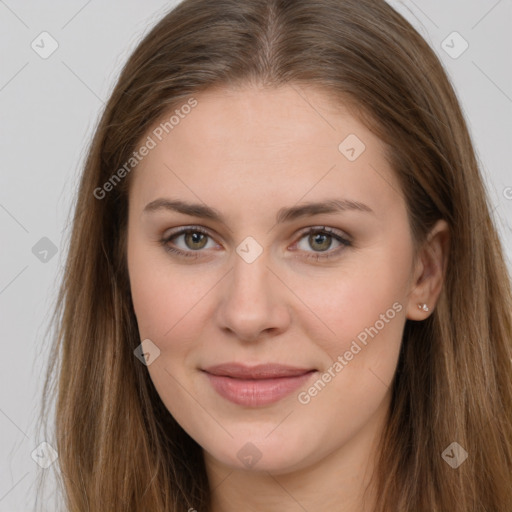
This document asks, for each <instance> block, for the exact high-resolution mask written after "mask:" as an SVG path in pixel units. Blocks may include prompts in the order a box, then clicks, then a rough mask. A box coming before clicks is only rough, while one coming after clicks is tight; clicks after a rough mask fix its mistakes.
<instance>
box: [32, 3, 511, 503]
mask: <svg viewBox="0 0 512 512" xmlns="http://www.w3.org/2000/svg"><path fill="white" fill-rule="evenodd" d="M248 83H254V84H259V85H261V86H264V87H278V86H280V85H285V84H292V85H293V84H297V85H299V86H300V85H301V84H304V85H313V86H316V87H319V88H322V89H324V90H325V91H328V92H329V93H332V94H334V95H335V96H336V97H337V98H339V99H340V101H341V102H350V103H351V104H353V105H354V106H355V107H357V111H358V115H359V116H360V119H361V120H362V121H363V122H364V123H365V124H366V125H367V126H368V127H369V128H370V129H371V130H373V131H374V132H375V133H376V134H377V135H378V136H379V138H380V139H381V140H382V141H383V143H384V144H385V147H386V149H387V158H388V160H389V162H390V164H391V166H392V168H393V169H394V171H395V172H396V174H397V176H398V177H399V180H400V183H401V186H402V191H403V193H404V196H405V198H406V200H407V206H408V215H409V219H410V226H411V233H412V235H413V239H414V242H415V244H417V246H418V247H419V246H420V244H421V243H422V242H423V241H424V240H425V237H426V236H427V233H428V231H429V229H430V228H431V227H432V226H433V225H434V223H435V222H436V220H438V219H445V220H446V222H447V223H448V224H449V226H450V229H451V242H450V244H451V245H450V253H449V261H448V266H447V271H446V276H445V283H444V287H443V291H442V293H441V296H440V299H439V301H438V304H437V306H436V308H435V310H434V312H433V314H432V315H431V316H430V317H429V318H428V319H427V320H425V321H423V322H413V321H410V320H407V322H406V325H405V330H404V336H403V341H402V349H401V354H400V359H399V363H398V368H397V371H396V375H395V378H394V381H393V384H392V393H393V395H392V404H391V407H390V411H389V419H388V423H387V426H386V429H385V431H384V434H383V439H382V443H381V449H380V455H379V457H380V458H379V461H378V466H377V472H376V478H377V480H376V484H377V486H378V487H377V488H378V491H377V496H379V500H378V505H377V508H376V509H375V512H389V511H393V512H406V511H414V512H421V511H428V512H448V511H450V512H477V511H478V512H482V511H484V510H485V511H488V512H498V511H503V512H505V510H509V511H510V508H508V509H507V506H508V507H512V378H511V374H512V366H511V362H512V315H511V311H512V298H511V283H510V277H509V275H508V272H507V268H506V265H505V263H504V258H503V252H502V247H501V245H500V241H499V238H498V236H497V231H496V229H495V227H494V225H493V221H492V219H491V216H490V213H489V212H490V208H489V204H488V199H487V194H486V191H485V188H484V185H483V182H482V178H481V175H480V171H479V167H478V163H477V161H476V158H475V153H474V149H473V147H472V142H471V139H470V136H469V133H468V129H467V126H466V122H465V119H464V117H463V115H462V113H461V108H460V106H459V103H458V101H457V97H456V94H455V93H454V90H453V88H452V86H451V84H450V81H449V79H448V78H447V75H446V73H445V71H444V69H443V67H442V65H441V63H440V62H439V60H438V58H437V57H436V56H435V54H434V52H433V51H432V49H431V48H430V47H429V46H428V44H427V43H426V42H425V41H424V39H423V38H422V37H421V36H420V35H419V34H418V33H417V31H416V30H415V29H414V28H413V27H412V26H411V24H410V23H409V22H407V21H406V20H405V19H404V18H403V17H402V16H401V15H400V14H398V13H397V12H396V11H395V10H393V9H392V8H391V7H390V6H389V5H388V4H387V3H386V2H385V1H384V0H185V1H184V2H182V3H181V4H179V5H178V6H177V7H176V8H175V9H173V10H172V11H171V12H170V13H169V14H167V15H166V16H165V17H164V18H163V19H162V20H161V21H160V22H159V23H158V24H157V25H156V26H155V27H154V28H153V29H152V30H151V31H150V33H149V34H148V35H147V36H146V37H145V38H144V39H143V41H142V42H141V43H140V45H139V46H138V47H137V49H136V50H135V51H134V53H133V54H132V56H131V57H130V58H129V60H128V62H127V64H126V66H125V67H124V69H123V71H122V73H121V76H120V78H119V80H118V82H117V85H116V87H115V89H114V91H113V93H112V95H111V98H110V100H109V101H108V103H107V105H106V107H105V110H104V113H103V116H102V118H101V120H100V122H99V125H98V127H97V130H96V132H95V136H94V139H93V141H92V144H91V147H90V150H89V153H88V157H87V160H86V162H85V166H84V169H83V173H82V176H81V182H80V187H79V191H78V196H77V201H76V205H75V213H74V219H73V225H72V232H71V237H70V241H69V254H68V258H67V264H66V268H65V273H64V276H63V281H62V286H61V289H60V293H59V297H58V304H57V307H56V310H55V313H54V321H55V323H56V325H57V334H56V336H55V338H54V342H53V343H54V344H53V346H52V351H51V353H52V354H53V357H52V359H51V361H50V365H49V368H48V376H47V381H46V384H45V390H44V396H45V397H48V398H45V399H44V400H43V414H42V416H43V417H46V415H47V409H48V407H49V402H50V398H51V396H52V394H53V390H54V388H56V391H57V400H56V414H55V440H54V441H53V443H54V446H56V448H57V451H58V454H59V458H58V464H59V466H58V469H59V475H60V477H61V481H62V491H63V494H64V497H65V503H66V507H67V509H68V510H70V511H73V512H75V511H89V512H100V511H101V512H104V511H105V510H134V511H135V510H140V511H142V510H148V511H149V510H151V511H152V512H159V511H160V512H163V511H175V512H177V511H180V512H182V511H187V510H188V509H189V508H193V509H196V510H198V511H199V512H206V511H208V510H209V500H210V490H209V488H208V481H207V478H206V472H205V468H204V462H203V458H202V451H201V447H200V446H198V444H197V443H195V442H194V441H193V440H192V439H191V438H190V437H189V436H188V435H187V434H186V432H184V431H183V429H182V428H181V427H180V426H179V425H178V424H177V423H176V422H175V420H174V419H173V417H172V416H171V414H170V413H169V412H168V411H167V410H166V408H165V407H164V405H163V403H162V402H161V400H160V398H159V396H158V394H157V393H156V391H155V388H154V386H153V385H152V382H151V380H150V378H149V375H148V372H147V369H146V367H145V366H144V365H142V364H140V362H139V361H138V360H137V358H136V357H135V356H134V354H133V351H134V349H135V348H136V347H137V346H138V345H139V344H140V342H141V340H140V339H139V336H138V329H137V323H136V319H135V316H134V312H133V306H132V302H131V297H130V287H129V281H128V274H127V267H126V260H125V249H126V246H125V241H126V240H125V233H126V224H127V205H128V196H127V194H128V189H129V184H130V181H131V180H130V176H131V175H132V174H133V172H136V170H133V171H131V173H130V172H127V176H126V177H124V179H122V180H119V182H116V183H115V184H114V185H112V186H111V187H109V191H108V192H107V193H105V194H104V195H103V197H101V198H98V195H99V194H98V192H97V190H98V188H101V187H103V186H104V184H105V183H106V182H107V181H108V180H109V179H111V177H112V175H113V174H114V173H115V172H116V170H118V169H120V168H121V167H122V166H123V165H125V164H126V162H127V161H128V160H129V159H130V157H131V156H132V154H133V151H134V150H135V149H136V148H137V147H138V146H137V144H140V141H141V140H143V137H144V136H146V135H147V133H148V130H149V129H150V128H151V127H152V126H153V125H154V123H155V122H156V121H158V120H159V119H161V118H162V116H163V115H164V114H166V113H167V112H170V111H172V109H174V108H176V107H177V106H179V105H181V104H183V103H185V102H186V101H187V100H189V99H190V98H191V97H193V96H194V95H197V94H199V92H201V91H203V90H206V89H209V88H211V87H214V86H233V87H235V86H239V85H240V86H243V85H244V84H248ZM95 190H96V194H95ZM44 411H46V412H44ZM49 442H50V444H51V443H52V441H49ZM452 442H457V443H458V444H460V445H461V446H462V447H463V448H464V449H465V450H466V452H467V453H468V454H469V456H468V458H467V460H466V461H465V462H464V463H463V464H462V465H460V466H459V467H458V468H457V469H453V468H452V467H450V466H449V465H448V464H447V463H446V462H445V460H443V457H442V456H441V454H442V452H443V451H444V450H445V449H446V448H447V447H448V446H449V445H450V444H451V443H452Z"/></svg>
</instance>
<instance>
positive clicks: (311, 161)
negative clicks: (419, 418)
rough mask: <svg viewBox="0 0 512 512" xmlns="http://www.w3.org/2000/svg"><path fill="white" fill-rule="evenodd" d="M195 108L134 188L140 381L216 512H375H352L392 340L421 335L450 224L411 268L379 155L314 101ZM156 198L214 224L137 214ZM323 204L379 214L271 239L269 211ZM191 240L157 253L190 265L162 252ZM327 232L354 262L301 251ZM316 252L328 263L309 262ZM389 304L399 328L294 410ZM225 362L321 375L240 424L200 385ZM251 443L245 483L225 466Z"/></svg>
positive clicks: (401, 207)
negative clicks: (343, 146) (211, 211)
mask: <svg viewBox="0 0 512 512" xmlns="http://www.w3.org/2000/svg"><path fill="white" fill-rule="evenodd" d="M299 92H300V94H299ZM195 98H196V99H197V101H198V105H197V106H196V107H195V108H194V109H193V110H192V112H191V113H190V114H189V115H188V116H186V118H184V119H183V120H180V124H179V125H177V126H175V127H174V129H173V130H172V131H171V132H170V133H169V134H168V135H167V136H165V137H164V138H163V140H162V141H161V142H159V143H158V144H157V146H156V147H155V148H154V149H152V150H151V151H150V152H149V154H148V155H147V156H146V157H145V158H144V159H143V160H142V162H141V163H140V164H139V166H138V167H137V169H136V170H134V171H133V175H132V176H131V179H132V180H133V181H132V183H131V184H130V193H129V194H130V195H129V220H128V243H127V257H128V269H129V275H130V284H131V291H132V297H133V303H134V309H135V314H136V317H137V320H138V325H139V331H140V337H141V340H144V339H150V340H151V341H152V342H153V343H154V344H155V345H156V346H157V347H158V348H159V350H160V354H159V356H158V357H157V358H156V359H155V361H154V363H152V364H150V365H148V371H149V373H150V376H151V379H152V380H153V382H154V384H155V387H156V389H157V391H158V393H159V395H160V397H161V398H162V400H163V402H164V403H165V405H166V407H167V409H168V410H169V412H170V413H171V414H172V415H173V416H174V417H175V418H176V420H177V421H178V422H179V424H180V425H181V426H182V427H183V428H184V430H185V431H186V432H187V433H188V434H189V435H190V436H191V437H192V438H194V439H195V440H196V441H197V442H198V443H199V444H200V445H201V446H202V448H203V451H204V456H205V463H206V468H207V473H208V477H209V479H210V483H211V487H212V489H213V500H212V510H213V512H220V511H223V512H231V511H235V510H245V511H256V510H258V511H260V510H265V511H268V512H272V511H279V512H283V511H284V512H288V511H299V510H301V511H303V510H304V509H305V510H339V511H343V512H355V511H358V512H360V511H366V510H371V506H372V505H373V504H374V502H375V499H376V497H375V495H374V494H373V493H372V488H371V486H370V487H369V488H368V492H367V494H366V501H365V502H363V491H364V489H365V487H366V486H367V485H368V483H369V482H370V476H371V474H372V470H373V465H374V459H375V454H376V450H377V447H378V440H379V436H380V434H381V432H382V429H383V426H384V424H385V419H386V414H387V411H388V409H389V404H390V397H391V391H390V384H391V381H392V379H393V376H394V373H395V369H396V365H397V361H398V355H399V349H400V344H401V337H402V332H403V328H404V324H405V321H406V319H407V318H409V319H412V320H417V321H421V320H424V319H425V318H426V317H427V316H428V315H430V314H431V312H432V309H433V308H434V306H435V303H436V300H437V298H438V296H439V293H440V291H441V287H442V281H443V275H444V271H445V267H446V247H447V240H448V233H447V225H446V223H444V221H439V222H438V223H437V224H436V225H435V226H434V228H433V230H432V233H431V237H430V241H429V243H428V244H427V245H425V246H424V247H423V248H421V250H420V252H419V253H418V254H417V258H416V259H415V258H414V255H415V252H414V247H413V241H412V238H411V233H410V227H409V224H408V219H407V212H406V203H405V201H404V198H403V196H402V193H401V191H400V186H399V184H398V181H397V178H396V176H395V175H394V172H393V171H392V170H391V168H390V167H389V165H388V163H387V161H386V160H385V158H384V152H383V151H384V148H383V145H382V143H381V141H380V140H379V139H378V138H376V136H375V135H374V134H373V133H372V132H370V131H369V130H368V129H367V128H366V127H365V126H364V125H363V124H361V123H360V122H359V121H358V120H357V119H356V118H355V117H353V116H352V115H351V114H350V113H349V111H348V110H347V109H346V108H344V107H343V105H341V104H340V103H339V101H337V102H336V101H334V100H333V99H332V98H331V97H329V96H328V95H327V94H326V93H325V92H323V91H321V90H319V89H315V88H313V87H311V88H304V87H302V88H300V89H299V87H298V86H293V87H292V86H286V87H281V88H279V89H268V88H258V87H255V86H246V87H244V88H240V89H223V88H220V89H215V90H209V91H207V92H204V93H202V94H199V95H195ZM305 100H307V101H305ZM150 134H151V132H148V134H146V136H147V135H150ZM349 134H356V135H357V137H358V138H359V139H360V140H361V141H363V142H364V144H365V146H366V149H365V150H364V152H363V153H362V154H360V156H359V157H358V158H357V159H356V160H355V161H349V160H348V159H347V158H346V157H345V156H344V155H343V154H342V153H341V152H340V151H339V149H338V146H339V144H340V142H341V141H343V140H344V139H345V138H346V137H347V136H348V135H349ZM146 136H145V137H144V139H145V138H146ZM159 198H169V199H180V200H183V201H190V202H195V203H201V204H206V205H208V206H210V207H213V208H215V209H217V210H218V211H219V212H220V213H221V214H222V215H223V216H224V217H225V220H226V224H225V225H224V224H222V223H219V222H217V221H213V220H211V219H205V218H199V217H194V216H189V215H185V214H183V213H178V212H174V211H170V210H166V209H163V208H162V209H159V210H156V211H152V212H144V207H145V206H146V205H147V204H148V203H149V202H151V201H154V200H155V199H159ZM328 198H329V199H330V198H345V199H350V200H352V201H359V202H361V203H364V204H365V205H367V206H368V207H370V208H371V210H372V212H373V213H371V212H365V211H358V210H347V211H343V212H336V213H322V214H317V215H314V216H305V217H300V218H297V219H295V220H293V221H291V222H286V223H283V224H276V221H275V216H276V214H277V212H278V211H279V209H280V208H283V207H288V206H294V205H297V203H298V204H303V203H305V202H310V201H315V202H316V201H323V200H326V199H328ZM190 226H202V227H203V228H205V229H206V230H207V231H208V233H209V234H208V236H207V237H206V239H203V238H201V235H196V238H195V239H191V238H190V237H188V238H187V237H185V236H184V235H181V236H179V235H178V236H177V237H175V238H174V239H173V240H172V241H170V242H168V243H167V245H168V246H172V247H177V248H179V249H182V250H183V251H188V253H191V254H193V255H196V256H198V258H197V259H194V258H187V257H180V256H177V255H174V254H172V253H169V252H167V251H166V250H165V243H162V242H161V240H162V238H163V237H164V235H168V234H170V233H171V231H172V230H173V229H174V230H176V228H180V227H190ZM324 226H325V227H328V228H331V229H333V230H335V232H336V234H340V235H342V236H345V237H346V236H349V237H350V240H351V241H352V245H351V246H343V245H341V244H340V243H339V242H337V241H336V239H335V238H329V236H328V235H327V239H326V240H322V239H320V240H319V241H317V242H316V243H315V240H318V236H317V238H316V239H315V238H314V237H313V240H312V239H311V238H310V239H309V241H308V235H307V234H304V233H303V231H304V230H305V228H308V227H317V228H319V231H321V229H322V228H323V227H324ZM320 234H321V233H320ZM248 236H250V237H252V238H253V239H254V240H256V241H257V243H258V244H259V245H260V246H261V248H262V249H263V252H262V254H261V255H260V256H259V257H257V258H256V259H255V261H253V262H252V263H248V262H246V261H245V260H244V259H243V258H242V257H241V256H239V254H238V253H237V252H236V249H237V247H238V246H239V245H240V244H241V242H242V241H244V240H245V239H246V237H248ZM329 242H330V245H329ZM187 243H188V245H187ZM325 248H327V250H322V249H325ZM340 248H341V249H340ZM326 253H331V254H333V255H334V256H333V257H331V258H330V259H327V260H315V258H314V257H308V256H315V255H318V254H326ZM396 303H398V305H399V307H400V306H401V310H400V311H399V312H397V313H396V315H394V318H392V319H390V320H388V322H386V323H385V326H384V327H383V328H382V329H380V330H379V331H378V334H377V335H375V336H374V337H373V338H369V339H368V343H367V345H366V346H363V347H362V350H361V351H360V352H358V353H357V355H355V356H354V357H353V359H352V360H351V361H349V362H348V364H347V365H346V366H344V368H343V369H342V371H340V372H338V373H336V376H335V377H334V378H332V380H331V381H330V382H329V383H328V384H327V385H326V386H325V387H324V388H323V389H322V390H321V391H320V392H318V393H317V395H316V396H314V397H312V398H311V400H310V401H309V403H307V404H303V403H300V402H299V400H298V398H297V397H298V393H299V392H300V391H306V392H307V390H308V389H309V388H310V387H311V385H312V384H313V383H314V381H316V380H317V379H318V378H319V377H320V376H321V375H322V373H323V372H325V371H327V370H328V368H329V367H332V365H333V361H335V360H336V358H337V357H338V356H340V355H341V356H343V354H344V353H345V352H346V351H347V350H349V348H350V346H351V343H352V342H353V340H355V339H356V338H357V336H358V334H360V333H361V332H362V331H364V329H365V328H368V327H370V326H374V325H375V324H376V321H377V320H379V318H382V317H381V316H380V315H382V314H385V313H386V311H388V310H389V309H390V308H392V305H393V304H396ZM418 303H426V304H428V305H429V307H430V312H424V311H421V310H419V309H418ZM231 361H237V362H244V363H246V364H247V365H254V364H258V363H268V362H273V363H282V364H287V365H292V366H299V367H302V368H303V367H307V368H312V369H316V370H317V372H316V374H314V376H313V377H312V378H311V380H310V381H308V383H306V384H305V385H303V386H302V387H301V388H300V389H299V390H297V392H293V393H291V394H290V395H288V396H286V397H285V398H283V399H281V400H280V401H278V402H277V403H275V404H271V405H267V406H264V407H245V406H240V405H236V404H233V403H231V402H230V401H227V400H226V399H225V398H223V397H221V396H220V395H218V394H217V393H216V391H215V390H214V389H213V388H212V387H211V385H210V384H209V381H208V379H207V378H206V376H205V374H204V373H203V372H202V371H201V370H200V368H205V367H206V366H209V365H213V364H220V363H225V362H231ZM331 371H332V370H331ZM248 442H251V443H252V444H254V445H255V446H256V447H257V449H258V450H259V453H260V454H261V458H260V459H259V460H258V461H257V462H256V463H255V464H254V465H253V466H251V467H248V466H247V465H246V464H244V463H243V462H242V461H241V460H240V459H239V458H238V457H237V453H238V452H239V451H240V450H241V449H243V447H244V445H246V443H248ZM245 449H247V448H245Z"/></svg>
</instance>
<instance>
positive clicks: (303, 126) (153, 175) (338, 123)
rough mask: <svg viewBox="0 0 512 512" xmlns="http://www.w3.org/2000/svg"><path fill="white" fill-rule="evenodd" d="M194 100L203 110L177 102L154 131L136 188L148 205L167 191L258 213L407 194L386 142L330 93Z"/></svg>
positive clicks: (286, 91)
mask: <svg viewBox="0 0 512 512" xmlns="http://www.w3.org/2000/svg"><path fill="white" fill-rule="evenodd" d="M194 99H195V100H196V102H197V104H196V105H195V106H194V107H193V108H191V109H189V108H183V109H180V106H179V105H178V106H176V107H174V108H173V110H172V111H170V112H168V113H166V115H165V116H163V117H162V119H161V120H159V121H158V122H157V123H155V125H154V126H153V127H152V128H151V129H150V131H149V132H148V134H146V136H145V137H147V136H148V135H149V136H150V137H152V139H153V140H154V141H155V147H154V148H153V149H151V151H150V152H149V154H148V155H147V156H145V157H144V158H143V159H142V161H141V162H140V163H139V165H138V166H137V168H136V170H135V171H134V175H133V182H132V184H131V190H130V196H131V198H130V201H136V202H137V203H139V207H140V208H142V207H143V206H144V205H143V204H142V203H144V204H146V203H147V202H149V201H151V200H154V199H155V198H156V197H157V196H163V195H165V194H166V193H167V194H170V195H172V196H173V197H176V196H180V197H183V196H186V197H187V198H189V199H193V200H195V201H196V202H197V200H198V199H200V200H204V201H205V202H207V203H208V204H211V205H212V206H216V207H217V206H218V207H219V209H221V205H222V204H226V201H227V202H230V203H233V202H234V201H233V199H235V198H236V199H237V202H238V205H240V206H241V205H244V206H245V208H246V209H247V208H248V209H251V208H252V209H257V208H258V207H261V205H262V204H265V203H268V202H269V201H270V200H272V198H274V199H278V198H279V199H280V202H281V203H286V204H292V203H295V202H297V201H299V200H300V199H301V198H303V197H304V200H313V199H318V198H320V197H322V196H324V195H325V194H326V193H329V194H330V196H332V195H333V193H334V192H339V194H342V195H343V196H352V197H351V198H352V199H354V200H361V201H364V198H365V197H366V200H367V201H368V200H371V201H372V202H373V203H374V204H375V206H376V207H377V209H379V208H386V207H387V206H389V205H390V202H392V201H394V202H396V201H397V199H400V197H399V196H400V188H399V185H398V182H397V180H396V177H395V175H394V172H393V171H392V170H391V169H390V167H389V165H388V163H387V160H386V158H385V147H384V145H383V143H382V142H381V141H380V140H379V139H378V138H377V137H376V136H375V135H374V134H373V133H372V132H371V131H370V130H369V129H368V128H366V127H365V126H364V125H363V124H362V123H361V122H360V121H359V120H358V118H357V117H356V116H355V115H353V114H352V113H351V112H353V109H350V108H348V107H349V106H348V105H344V104H343V103H341V102H340V101H336V100H334V99H333V97H332V96H329V95H327V94H326V93H325V92H324V91H321V90H319V89H315V88H311V87H309V88H303V87H298V86H295V85H294V86H284V87H280V88H273V89H271V88H257V87H245V88H238V89H227V88H224V89H222V88H218V89H215V90H210V91H206V92H203V93H201V94H197V95H194ZM186 103H187V100H186V99H185V100H184V101H183V105H185V104H186ZM176 111H178V112H176ZM173 114H174V119H173V120H172V123H169V121H170V120H171V117H172V116H173ZM165 123H167V124H165ZM162 127H163V128H162ZM165 127H167V129H165ZM155 134H156V135H155ZM160 139H161V140H160ZM376 192H378V193H376Z"/></svg>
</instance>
